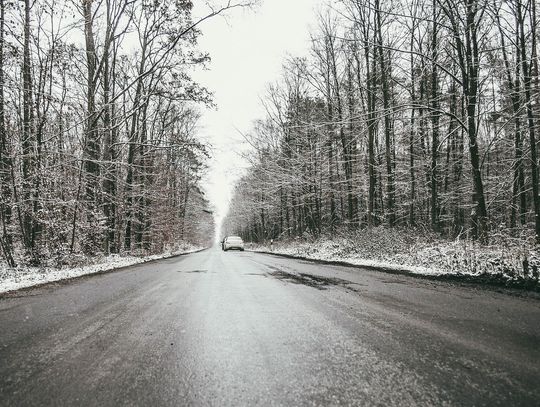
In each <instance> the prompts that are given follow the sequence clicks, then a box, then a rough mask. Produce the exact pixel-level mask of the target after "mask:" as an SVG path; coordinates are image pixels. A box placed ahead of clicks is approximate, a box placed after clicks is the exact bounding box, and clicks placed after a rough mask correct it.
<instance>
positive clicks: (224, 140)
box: [195, 0, 322, 220]
mask: <svg viewBox="0 0 540 407" xmlns="http://www.w3.org/2000/svg"><path fill="white" fill-rule="evenodd" d="M195 3H196V2H195ZM321 3H322V0H264V1H262V3H261V5H260V6H258V7H257V8H256V9H255V10H251V11H247V10H246V11H242V10H236V11H233V12H232V13H229V15H228V17H227V18H226V19H224V18H220V17H218V18H214V19H212V20H208V21H206V22H204V24H203V25H201V27H200V28H201V31H202V33H203V35H202V37H201V38H200V40H199V45H200V48H201V50H203V51H206V52H208V53H210V56H211V58H212V62H211V64H210V66H209V68H210V69H209V70H208V71H205V72H197V73H196V75H195V78H196V79H197V80H198V81H199V82H200V83H201V84H203V85H204V86H206V87H207V88H208V89H209V90H211V91H213V92H214V95H215V98H214V101H215V103H216V105H217V109H216V110H205V111H204V115H203V117H202V120H201V122H200V125H201V129H200V134H201V137H204V138H205V139H207V140H208V141H209V142H210V143H211V144H212V145H213V146H214V157H213V159H212V162H211V169H210V173H209V175H208V181H207V184H206V185H207V193H208V197H209V199H210V200H211V202H212V204H213V205H214V206H215V208H216V210H217V216H218V220H219V218H221V217H222V216H224V214H225V213H226V210H227V208H228V202H229V199H230V194H231V189H232V186H233V184H234V181H235V180H236V179H237V178H238V176H239V174H241V171H242V169H243V168H245V167H246V165H247V164H246V163H245V162H243V161H242V160H241V158H240V155H239V153H240V152H241V151H242V149H245V146H242V144H243V143H242V136H241V135H240V134H239V133H238V131H237V130H236V129H238V130H240V131H241V132H243V133H246V132H249V130H250V128H251V126H252V123H253V121H254V120H256V119H259V118H262V117H263V116H264V109H263V108H262V105H261V103H260V98H261V97H262V96H263V95H264V93H265V90H266V86H267V84H268V83H271V82H274V81H276V80H277V79H278V78H279V76H280V73H281V67H282V64H283V62H284V60H285V58H286V57H287V56H288V55H294V56H300V55H305V54H306V52H307V49H308V47H309V33H310V28H311V27H313V26H314V24H315V15H316V12H317V10H318V9H319V8H320V6H319V4H321ZM199 7H200V6H199ZM204 11H205V10H204V9H200V8H196V9H195V13H196V14H198V15H201V14H202V13H204Z"/></svg>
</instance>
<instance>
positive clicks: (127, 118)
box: [0, 0, 230, 267]
mask: <svg viewBox="0 0 540 407" xmlns="http://www.w3.org/2000/svg"><path fill="white" fill-rule="evenodd" d="M228 7H230V3H229V4H227V3H225V6H224V7H223V8H216V9H212V10H210V11H209V12H208V14H207V15H205V16H203V17H198V18H194V17H193V16H192V9H193V4H192V2H191V1H189V0H177V1H171V2H156V1H149V0H143V1H135V0H100V1H93V0H83V1H70V0H39V1H34V0H24V1H9V0H0V189H1V199H0V253H1V254H2V257H3V258H4V259H5V261H6V263H7V264H8V265H9V266H11V267H13V266H15V265H21V264H22V265H43V264H53V265H62V264H63V262H64V261H66V260H65V259H68V258H69V257H70V256H74V255H82V256H88V257H91V256H94V255H96V254H109V253H128V254H135V255H143V254H152V253H161V252H163V251H165V250H173V251H174V248H175V247H177V246H178V245H179V244H180V243H182V242H190V243H192V244H195V245H200V246H205V245H207V244H208V242H209V241H211V240H212V238H213V233H214V232H213V230H214V222H213V215H212V211H211V209H210V207H209V202H208V201H207V199H206V197H205V195H204V193H203V190H202V189H201V179H202V177H203V175H204V171H205V168H206V166H207V160H208V157H209V146H208V145H205V143H203V142H201V141H200V140H198V138H197V137H196V130H197V122H198V119H199V115H200V113H199V110H198V106H204V105H211V103H212V100H211V93H210V92H209V91H208V90H206V89H205V88H204V87H202V86H200V85H198V84H197V83H196V82H195V81H194V80H192V78H191V76H190V69H191V68H193V67H196V66H203V65H204V64H206V63H207V61H208V59H209V57H208V55H206V54H204V53H202V52H200V51H199V50H198V48H197V38H198V37H199V35H200V31H199V28H198V27H199V25H200V23H201V22H202V21H204V20H205V19H208V18H211V17H213V16H215V15H218V14H220V13H222V12H223V11H225V10H226V9H227V8H228Z"/></svg>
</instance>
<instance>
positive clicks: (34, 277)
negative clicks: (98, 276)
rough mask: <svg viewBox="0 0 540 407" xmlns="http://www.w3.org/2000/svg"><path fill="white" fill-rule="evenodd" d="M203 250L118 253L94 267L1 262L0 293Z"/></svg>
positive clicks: (96, 261) (186, 248)
mask: <svg viewBox="0 0 540 407" xmlns="http://www.w3.org/2000/svg"><path fill="white" fill-rule="evenodd" d="M201 249H202V248H200V247H196V246H193V245H189V244H184V245H182V247H181V249H177V250H174V251H167V252H164V253H162V254H157V255H152V256H145V257H135V256H121V255H117V254H113V255H109V256H101V257H99V258H95V259H93V261H94V262H93V264H89V265H85V266H80V267H62V268H56V267H17V268H10V267H7V265H6V264H5V263H2V262H0V293H5V292H8V291H14V290H19V289H21V288H26V287H32V286H35V285H40V284H45V283H50V282H53V281H59V280H65V279H68V278H73V277H79V276H84V275H88V274H95V273H100V272H103V271H108V270H113V269H117V268H120V267H126V266H132V265H134V264H140V263H145V262H147V261H151V260H158V259H163V258H167V257H171V256H177V255H180V254H187V253H193V252H196V251H199V250H201Z"/></svg>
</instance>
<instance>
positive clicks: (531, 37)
mask: <svg viewBox="0 0 540 407" xmlns="http://www.w3.org/2000/svg"><path fill="white" fill-rule="evenodd" d="M537 8H538V4H537V2H536V1H535V0H389V1H381V0H341V1H339V2H331V3H329V4H328V6H327V7H326V8H325V9H323V10H321V11H320V12H319V16H318V26H317V27H316V28H314V29H313V31H312V33H311V49H310V51H309V54H308V55H307V56H303V57H297V56H291V57H289V58H288V59H287V60H286V61H284V64H283V73H282V77H281V79H280V80H278V81H276V82H275V83H271V84H269V85H268V90H267V93H266V95H265V96H264V98H263V99H262V100H263V103H264V106H265V110H266V116H265V117H261V118H260V120H258V121H257V122H256V123H255V125H254V126H253V129H252V131H251V132H249V133H248V134H245V135H244V137H245V139H246V141H247V142H248V143H249V144H250V147H251V150H250V151H251V152H250V153H249V154H247V155H246V158H247V159H248V160H249V162H250V168H249V170H248V171H247V172H246V173H245V174H244V176H243V177H242V178H241V179H240V181H239V182H238V183H237V185H236V188H235V191H234V194H233V198H232V201H231V208H230V213H229V215H228V217H227V218H226V219H225V223H224V230H225V231H227V232H234V233H238V234H240V235H242V236H243V238H244V239H245V240H247V241H253V242H259V243H262V242H268V241H270V239H274V240H280V239H281V240H287V239H295V238H296V239H298V238H303V237H308V238H317V237H319V236H330V237H331V236H336V235H343V234H348V235H351V236H352V235H355V233H358V232H359V231H368V230H371V229H372V228H377V229H378V230H381V228H383V229H384V230H396V231H397V230H399V231H401V232H402V233H404V234H406V235H414V234H428V235H429V236H435V237H437V238H441V239H448V240H452V239H463V240H467V241H471V242H477V244H479V245H486V244H490V243H491V242H493V241H494V240H497V239H499V238H500V237H501V236H504V237H505V239H513V241H514V242H516V241H517V242H525V243H527V244H528V245H530V247H534V246H535V245H536V244H537V243H538V242H539V241H540V199H539V190H538V188H539V180H538V140H537V139H538V137H539V132H540V127H539V123H540V83H539V71H538V62H539V61H538V40H539V32H538V31H539V29H538V10H537ZM355 236H357V235H355ZM370 236H373V234H372V235H370ZM389 240H390V242H388V243H389V244H391V239H389ZM519 244H521V243H519Z"/></svg>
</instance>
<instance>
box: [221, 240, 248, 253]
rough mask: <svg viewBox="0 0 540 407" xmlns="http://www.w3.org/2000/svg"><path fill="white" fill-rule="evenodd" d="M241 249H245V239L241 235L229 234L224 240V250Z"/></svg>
mask: <svg viewBox="0 0 540 407" xmlns="http://www.w3.org/2000/svg"><path fill="white" fill-rule="evenodd" d="M234 249H236V250H241V251H244V241H243V240H242V238H241V237H240V236H228V237H226V238H225V240H224V241H223V250H224V251H227V250H234Z"/></svg>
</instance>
